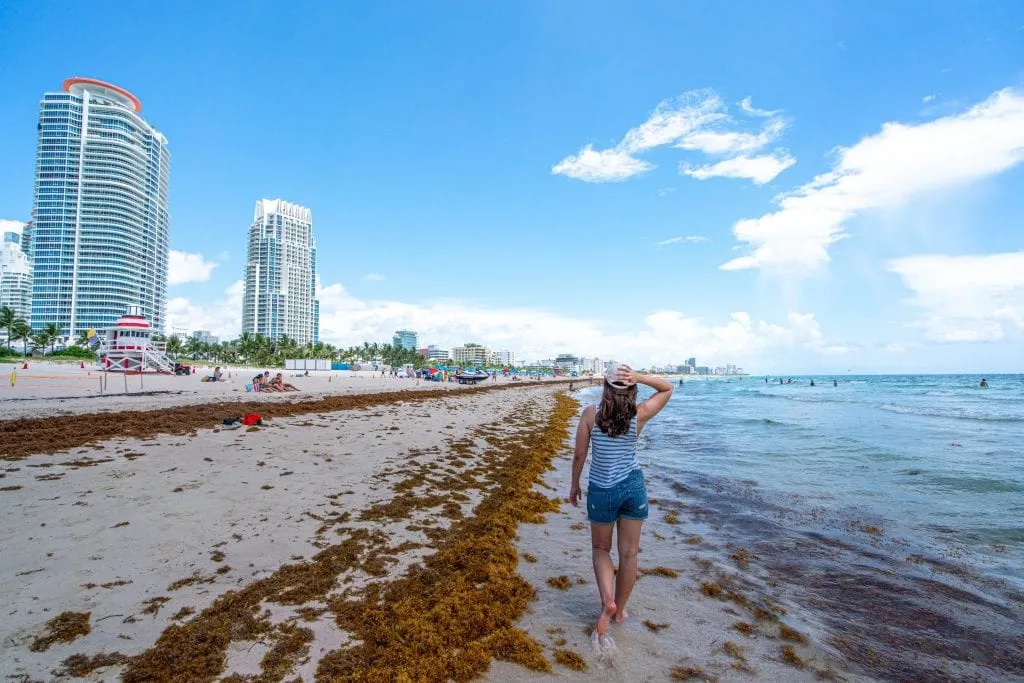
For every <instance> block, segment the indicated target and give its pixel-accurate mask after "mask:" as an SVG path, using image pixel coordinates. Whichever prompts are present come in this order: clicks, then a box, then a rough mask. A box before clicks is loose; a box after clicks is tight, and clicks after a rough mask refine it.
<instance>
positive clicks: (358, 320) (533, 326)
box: [167, 280, 838, 366]
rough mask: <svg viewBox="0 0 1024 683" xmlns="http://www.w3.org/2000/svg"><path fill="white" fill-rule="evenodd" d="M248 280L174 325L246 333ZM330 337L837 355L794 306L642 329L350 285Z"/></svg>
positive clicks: (759, 358)
mask: <svg viewBox="0 0 1024 683" xmlns="http://www.w3.org/2000/svg"><path fill="white" fill-rule="evenodd" d="M243 290H244V287H243V282H242V281H241V280H239V281H237V282H234V283H233V284H232V285H231V286H229V287H228V288H227V289H225V290H224V292H223V294H222V296H221V297H220V298H219V299H218V300H216V301H212V302H209V303H196V302H193V301H191V300H190V299H188V298H186V297H174V298H172V299H171V300H170V301H169V302H168V306H167V319H168V332H176V331H185V332H191V331H193V330H197V329H205V330H211V331H212V332H213V334H215V335H217V336H218V337H220V338H221V339H224V340H228V339H234V338H237V337H238V335H239V332H240V330H241V323H242V320H241V318H242V298H243ZM317 297H318V299H319V301H320V338H321V339H322V340H323V341H325V342H330V343H332V344H335V345H337V346H342V347H345V346H353V345H358V344H362V343H363V342H364V341H390V339H391V336H392V335H393V334H394V331H395V330H400V329H412V330H416V331H417V332H418V333H419V338H420V340H421V342H423V343H424V344H428V343H429V344H438V345H440V346H441V347H442V348H451V347H452V346H456V345H459V344H463V343H465V342H469V341H476V342H479V343H483V344H487V345H489V346H491V347H492V348H508V349H512V350H513V351H514V352H515V353H516V357H517V358H520V359H524V360H539V359H542V358H550V357H552V356H554V355H556V354H558V353H579V354H584V355H587V356H595V355H596V356H599V357H602V358H613V357H614V358H621V359H623V360H625V361H628V362H630V363H634V364H636V365H637V366H645V365H650V364H655V363H657V364H664V363H671V362H679V361H680V359H681V358H682V357H683V356H684V355H687V356H688V355H697V356H699V357H700V358H702V359H704V360H705V361H706V362H708V363H713V364H714V363H725V362H732V363H738V364H741V365H742V364H743V363H747V364H748V365H749V364H750V363H755V364H757V363H763V362H765V361H766V359H768V358H770V357H772V354H775V353H776V352H782V351H784V350H787V349H789V350H795V351H796V352H798V353H799V354H801V357H805V356H806V352H813V353H817V354H821V355H822V356H829V355H833V354H835V353H836V352H837V351H836V348H838V347H836V346H835V345H831V344H829V343H828V342H827V341H826V339H825V337H824V334H823V333H822V331H821V328H820V326H819V324H818V321H817V320H816V319H815V317H814V315H812V314H800V313H796V312H790V313H789V314H788V315H787V317H786V321H785V322H784V323H782V324H777V323H770V322H767V321H754V320H753V319H752V318H751V316H750V315H749V314H747V313H745V312H735V313H732V314H730V315H729V316H727V317H726V318H724V319H722V320H719V321H717V322H706V321H705V320H703V319H701V318H696V317H691V316H687V315H686V314H684V313H682V312H679V311H671V310H661V311H655V312H653V313H651V314H650V315H648V316H646V317H645V318H644V319H643V322H642V323H640V324H638V325H636V326H635V328H633V329H628V330H622V329H621V326H620V325H619V322H618V321H605V320H598V319H591V318H580V317H573V316H566V315H561V314H559V313H556V312H553V311H550V310H545V309H538V308H492V307H488V306H484V305H481V304H478V303H473V302H467V301H458V300H445V301H435V302H428V303H409V302H403V301H391V300H363V299H359V298H356V297H355V296H353V295H352V294H351V293H349V292H348V290H346V289H345V287H344V286H343V285H341V284H340V283H334V284H330V285H327V286H322V285H319V286H318V287H317Z"/></svg>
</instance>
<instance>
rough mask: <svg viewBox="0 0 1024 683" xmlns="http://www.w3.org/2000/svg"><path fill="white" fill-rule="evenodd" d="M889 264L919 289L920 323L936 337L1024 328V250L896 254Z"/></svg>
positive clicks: (995, 334) (986, 337)
mask: <svg viewBox="0 0 1024 683" xmlns="http://www.w3.org/2000/svg"><path fill="white" fill-rule="evenodd" d="M888 267H889V270H890V271H892V272H894V273H896V274H898V275H899V276H900V277H901V278H902V279H903V283H904V284H905V285H906V286H907V288H908V289H910V290H912V291H913V292H914V295H915V296H914V298H913V299H912V300H911V301H910V303H911V304H913V305H914V306H916V307H918V308H920V309H922V312H923V313H924V317H923V318H921V319H920V320H918V321H916V322H915V323H913V324H914V326H916V327H921V328H922V329H923V330H924V336H925V337H926V338H928V339H932V340H936V341H951V342H953V341H990V340H998V339H1003V338H1004V337H1006V336H1008V335H1010V334H1017V335H1021V334H1024V251H1018V252H1011V253H1005V254H988V255H984V256H948V255H942V254H936V255H923V256H909V257H906V258H901V259H895V260H893V261H890V262H889V264H888Z"/></svg>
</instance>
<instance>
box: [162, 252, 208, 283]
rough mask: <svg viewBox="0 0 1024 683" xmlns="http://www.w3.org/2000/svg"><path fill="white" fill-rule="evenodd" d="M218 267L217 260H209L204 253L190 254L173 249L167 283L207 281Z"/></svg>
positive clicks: (168, 264)
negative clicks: (204, 256)
mask: <svg viewBox="0 0 1024 683" xmlns="http://www.w3.org/2000/svg"><path fill="white" fill-rule="evenodd" d="M216 267H217V263H216V262H215V261H207V260H206V259H205V258H203V255H202V254H190V253H188V252H185V251H177V250H176V249H171V251H170V253H169V254H168V261H167V284H169V285H181V284H185V283H186V282H206V281H207V280H209V279H210V273H212V272H213V269H214V268H216Z"/></svg>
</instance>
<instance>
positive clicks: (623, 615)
mask: <svg viewBox="0 0 1024 683" xmlns="http://www.w3.org/2000/svg"><path fill="white" fill-rule="evenodd" d="M614 618H615V623H616V624H621V623H622V622H624V621H625V620H626V619H629V612H627V611H626V610H624V609H620V610H619V611H617V612H616V613H615V617H614Z"/></svg>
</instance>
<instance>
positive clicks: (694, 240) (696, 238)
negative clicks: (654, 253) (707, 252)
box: [657, 235, 711, 247]
mask: <svg viewBox="0 0 1024 683" xmlns="http://www.w3.org/2000/svg"><path fill="white" fill-rule="evenodd" d="M710 241H711V240H709V239H708V238H707V237H703V236H701V235H689V236H687V237H670V238H668V239H667V240H662V241H661V242H658V243H657V246H659V247H665V246H668V245H670V244H679V243H680V242H687V243H689V244H700V243H701V242H710Z"/></svg>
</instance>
